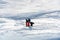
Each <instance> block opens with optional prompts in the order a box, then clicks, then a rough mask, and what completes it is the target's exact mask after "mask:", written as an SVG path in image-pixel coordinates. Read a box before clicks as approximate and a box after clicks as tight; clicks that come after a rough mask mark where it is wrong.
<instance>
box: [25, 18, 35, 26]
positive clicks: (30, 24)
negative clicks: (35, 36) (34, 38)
mask: <svg viewBox="0 0 60 40" xmlns="http://www.w3.org/2000/svg"><path fill="white" fill-rule="evenodd" d="M33 24H34V22H31V20H30V19H29V18H28V19H26V27H31V26H33Z"/></svg>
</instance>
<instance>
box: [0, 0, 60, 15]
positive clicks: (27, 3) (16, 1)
mask: <svg viewBox="0 0 60 40" xmlns="http://www.w3.org/2000/svg"><path fill="white" fill-rule="evenodd" d="M3 1H5V2H7V3H6V4H0V5H4V6H2V7H3V8H0V14H1V13H2V14H5V13H14V14H17V13H26V12H39V11H43V10H59V9H60V0H3Z"/></svg>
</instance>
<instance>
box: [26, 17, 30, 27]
mask: <svg viewBox="0 0 60 40" xmlns="http://www.w3.org/2000/svg"><path fill="white" fill-rule="evenodd" d="M26 27H30V19H29V18H28V19H26Z"/></svg>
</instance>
